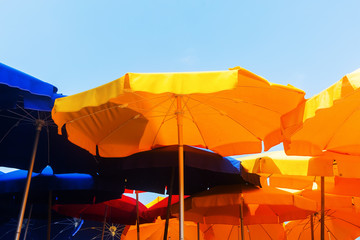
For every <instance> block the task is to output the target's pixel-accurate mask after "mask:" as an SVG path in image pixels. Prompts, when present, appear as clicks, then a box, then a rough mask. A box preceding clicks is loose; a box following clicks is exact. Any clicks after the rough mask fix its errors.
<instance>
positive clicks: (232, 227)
mask: <svg viewBox="0 0 360 240" xmlns="http://www.w3.org/2000/svg"><path fill="white" fill-rule="evenodd" d="M233 229H234V225H232V226H231V230H230V232H229V235H228V237H227V239H228V240H229V239H230V237H231V233H232V231H233Z"/></svg>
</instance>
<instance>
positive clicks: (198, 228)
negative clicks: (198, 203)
mask: <svg viewBox="0 0 360 240" xmlns="http://www.w3.org/2000/svg"><path fill="white" fill-rule="evenodd" d="M197 240H200V223H197Z"/></svg>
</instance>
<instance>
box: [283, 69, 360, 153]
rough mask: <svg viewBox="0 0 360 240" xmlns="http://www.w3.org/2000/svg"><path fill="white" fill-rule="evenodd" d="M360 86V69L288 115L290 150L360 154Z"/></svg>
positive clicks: (286, 145) (286, 126)
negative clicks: (359, 129) (359, 126)
mask: <svg viewBox="0 0 360 240" xmlns="http://www.w3.org/2000/svg"><path fill="white" fill-rule="evenodd" d="M359 86H360V69H358V70H356V71H354V72H352V73H350V74H347V75H345V76H344V77H343V78H342V79H341V80H340V81H338V82H336V83H335V84H334V85H332V86H331V87H329V88H327V89H325V90H324V91H322V92H320V93H319V94H317V95H315V96H313V97H311V98H310V99H308V100H307V101H305V102H303V103H302V104H301V105H299V106H298V107H297V108H296V109H294V110H293V111H291V112H289V113H288V114H286V115H284V116H283V118H282V126H283V128H284V135H285V141H284V148H285V151H286V153H287V154H289V155H309V156H315V155H321V154H323V152H324V151H328V152H335V153H342V154H352V155H360V141H359V139H360V131H358V130H357V126H358V122H359V120H360V114H359V110H358V109H359V104H360V100H359V99H360V97H359V96H360V91H359V90H360V88H359ZM315 133H316V134H315Z"/></svg>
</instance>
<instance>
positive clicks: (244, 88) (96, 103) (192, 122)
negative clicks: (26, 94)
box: [53, 68, 304, 157]
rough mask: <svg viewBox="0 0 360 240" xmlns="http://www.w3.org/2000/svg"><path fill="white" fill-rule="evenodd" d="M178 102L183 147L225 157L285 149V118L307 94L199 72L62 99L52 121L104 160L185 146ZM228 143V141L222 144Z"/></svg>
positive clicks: (140, 77) (140, 79)
mask: <svg viewBox="0 0 360 240" xmlns="http://www.w3.org/2000/svg"><path fill="white" fill-rule="evenodd" d="M176 97H180V98H179V99H180V100H181V114H183V122H182V124H183V126H184V127H183V129H184V134H183V140H184V144H186V145H192V146H202V147H204V148H208V149H212V150H214V151H216V152H218V153H220V154H221V155H223V156H230V155H235V154H241V153H254V152H261V149H262V146H261V145H262V140H263V141H264V144H265V147H266V149H269V148H270V147H271V146H274V145H276V144H278V143H279V142H281V140H282V137H281V133H280V131H279V119H280V116H281V115H282V114H284V113H286V112H288V111H290V110H291V109H293V108H294V107H295V106H297V105H298V104H299V102H300V101H302V100H303V97H304V92H303V91H301V90H299V89H296V88H294V87H291V86H282V85H277V84H272V83H269V82H267V81H266V80H265V79H263V78H261V77H259V76H257V75H255V74H253V73H251V72H249V71H247V70H245V69H243V68H235V69H232V70H230V71H220V72H194V73H152V74H137V73H128V74H126V75H125V76H123V77H121V78H119V79H117V80H115V81H113V82H110V83H108V84H105V85H103V86H100V87H98V88H95V89H92V90H89V91H86V92H83V93H79V94H76V95H73V96H69V97H65V98H61V99H58V100H56V103H55V106H54V109H53V118H54V120H55V122H56V124H58V126H59V129H60V128H61V127H62V126H63V125H66V130H67V132H68V138H69V139H70V140H71V141H72V142H74V143H75V144H77V145H79V146H81V147H83V148H85V149H87V150H88V151H90V152H91V153H92V154H94V155H95V154H99V155H100V156H102V157H121V156H128V155H131V154H133V153H136V152H138V151H144V150H149V149H151V148H153V147H155V146H159V145H160V146H164V145H174V144H178V136H177V120H176V115H177V113H178V112H179V111H178V110H176V109H177V104H176ZM220 136H221V137H220Z"/></svg>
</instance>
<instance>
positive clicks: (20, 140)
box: [0, 63, 96, 239]
mask: <svg viewBox="0 0 360 240" xmlns="http://www.w3.org/2000/svg"><path fill="white" fill-rule="evenodd" d="M58 97H61V95H60V94H58V93H57V88H56V87H55V86H53V85H51V84H49V83H46V82H43V81H41V80H39V79H37V78H34V77H32V76H30V75H28V74H25V73H23V72H21V71H18V70H16V69H14V68H11V67H9V66H6V65H4V64H1V63H0V153H1V154H0V166H7V167H15V168H21V169H28V170H29V172H28V177H27V181H26V185H25V189H24V195H23V203H22V206H21V210H20V214H19V225H18V230H17V232H16V235H17V236H16V239H19V237H20V232H21V225H22V221H23V217H24V212H25V206H26V202H27V196H28V191H29V186H30V182H31V175H32V171H33V170H34V169H35V170H37V171H41V169H42V168H44V167H45V166H46V165H49V164H51V165H52V167H53V168H54V171H55V172H56V173H64V172H82V173H84V172H92V173H95V172H96V161H95V159H94V158H93V157H92V156H91V155H90V154H89V153H88V152H87V151H85V150H83V149H81V148H79V147H77V146H75V145H73V144H71V143H69V142H68V141H67V139H66V137H62V136H58V135H57V128H56V125H55V124H54V123H53V121H52V119H51V114H50V111H51V109H52V107H53V104H54V100H55V99H56V98H58ZM35 159H36V161H35ZM35 163H36V164H35Z"/></svg>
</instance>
